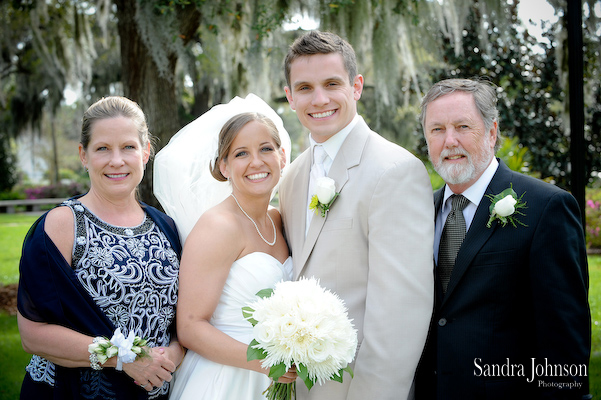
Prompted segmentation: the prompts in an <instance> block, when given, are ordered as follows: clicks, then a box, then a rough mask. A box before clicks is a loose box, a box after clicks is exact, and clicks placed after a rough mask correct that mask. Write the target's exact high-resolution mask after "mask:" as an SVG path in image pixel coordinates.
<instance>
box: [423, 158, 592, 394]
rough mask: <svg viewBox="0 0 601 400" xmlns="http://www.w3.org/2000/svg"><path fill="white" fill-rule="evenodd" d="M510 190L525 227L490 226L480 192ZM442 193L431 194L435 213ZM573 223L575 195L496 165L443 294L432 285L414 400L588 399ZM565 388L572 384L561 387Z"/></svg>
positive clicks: (577, 233)
mask: <svg viewBox="0 0 601 400" xmlns="http://www.w3.org/2000/svg"><path fill="white" fill-rule="evenodd" d="M510 185H512V186H513V189H514V190H515V191H516V193H517V194H518V197H519V196H520V195H522V194H523V198H522V200H523V201H525V202H526V206H527V208H525V209H522V210H521V211H522V212H523V213H524V214H525V215H524V216H519V219H520V220H521V221H522V222H523V223H524V224H525V225H526V226H521V225H518V226H517V228H514V227H513V226H511V225H510V224H508V225H506V226H501V225H500V224H499V223H498V222H494V223H493V225H492V227H491V228H487V227H486V223H487V221H488V218H489V215H490V213H489V207H490V204H491V201H490V199H489V198H488V197H486V195H487V194H490V195H494V194H498V193H500V192H502V191H503V190H504V189H506V188H508V187H509V186H510ZM443 189H444V188H443ZM443 189H441V190H439V191H437V192H436V193H435V196H434V201H435V208H436V212H437V213H438V212H439V211H440V210H441V206H442V204H441V202H442V197H443V193H444V190H443ZM580 221H581V220H580V210H579V207H578V204H577V202H576V201H575V199H574V197H573V196H572V195H570V194H569V193H567V192H565V191H563V190H561V189H559V188H557V187H555V186H553V185H551V184H548V183H544V182H542V181H540V180H537V179H534V178H532V177H528V176H526V175H523V174H520V173H516V172H513V171H511V170H510V169H509V168H508V167H507V166H506V165H505V164H504V163H503V162H500V165H499V168H498V170H497V172H496V173H495V175H494V177H493V179H492V181H491V182H490V184H489V186H488V188H487V189H486V192H485V196H484V197H483V198H482V201H481V202H480V205H479V207H478V209H477V211H476V214H475V216H474V219H473V221H472V224H471V225H470V227H469V229H468V232H467V234H466V237H465V240H464V242H463V244H462V246H461V248H460V250H459V253H458V255H457V260H456V262H455V267H454V269H453V273H452V276H451V280H450V282H449V286H448V290H447V293H446V294H445V295H444V296H443V293H442V288H441V286H440V282H439V281H438V280H436V283H435V285H436V290H435V292H436V299H435V310H434V314H433V319H432V324H431V328H430V333H429V338H428V341H427V344H426V348H425V350H424V355H423V357H422V360H421V363H420V367H419V369H418V372H417V376H416V399H418V400H420V399H461V400H466V399H518V398H520V399H522V398H540V397H545V396H548V398H578V399H579V398H581V396H582V395H583V394H586V393H588V378H587V376H583V375H584V374H585V372H586V374H588V363H589V356H590V311H589V305H588V265H587V258H586V248H585V241H584V234H583V229H582V225H581V222H580ZM533 363H534V368H533V367H532V366H533ZM556 364H558V365H559V367H556ZM549 365H550V366H549ZM533 375H534V376H533ZM558 375H563V376H558ZM573 375H575V376H573ZM529 381H531V382H529ZM562 384H563V385H565V384H572V385H575V386H576V387H575V388H573V389H566V388H563V389H559V387H560V386H561V385H562Z"/></svg>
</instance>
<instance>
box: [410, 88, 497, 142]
mask: <svg viewBox="0 0 601 400" xmlns="http://www.w3.org/2000/svg"><path fill="white" fill-rule="evenodd" d="M455 91H460V92H466V93H471V94H472V95H473V96H474V102H475V103H476V108H477V109H478V112H479V113H480V116H481V117H482V121H484V126H485V127H486V131H487V132H488V131H490V129H492V127H493V123H494V122H495V121H496V122H497V127H498V122H499V121H498V120H499V110H497V93H496V86H495V84H494V83H492V82H489V81H486V80H476V79H445V80H442V81H440V82H438V83H435V84H434V85H433V86H432V87H431V88H430V90H429V91H428V93H426V95H425V96H424V98H423V99H422V104H421V113H420V116H419V117H420V121H421V124H422V128H423V129H424V132H425V123H426V108H427V107H428V104H430V103H431V102H433V101H434V100H436V99H438V98H439V97H441V96H444V95H446V94H450V93H453V92H455ZM497 141H498V135H497Z"/></svg>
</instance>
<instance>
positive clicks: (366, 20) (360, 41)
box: [0, 0, 600, 204]
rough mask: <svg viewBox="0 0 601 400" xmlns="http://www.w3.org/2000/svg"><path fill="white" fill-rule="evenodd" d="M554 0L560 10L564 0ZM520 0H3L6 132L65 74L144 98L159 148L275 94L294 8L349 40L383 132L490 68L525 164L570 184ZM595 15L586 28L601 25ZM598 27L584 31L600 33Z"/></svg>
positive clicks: (44, 107) (401, 131) (372, 116)
mask: <svg viewBox="0 0 601 400" xmlns="http://www.w3.org/2000/svg"><path fill="white" fill-rule="evenodd" d="M522 1H525V0H522ZM553 2H554V3H557V4H555V6H556V8H558V10H560V9H561V7H562V4H563V2H560V1H559V0H557V1H556V0H553ZM589 3H590V4H592V3H594V1H591V0H587V4H589ZM590 4H589V7H591V5H590ZM516 7H517V0H513V1H509V0H508V1H503V2H499V1H497V0H470V1H465V0H445V1H442V2H441V1H418V0H382V1H356V0H355V1H353V0H314V1H311V2H308V3H307V2H305V1H301V0H253V1H247V0H215V1H208V0H148V1H147V0H95V1H91V2H90V1H83V0H46V1H25V0H12V1H5V2H1V3H0V11H1V12H2V14H1V15H0V22H2V24H1V25H2V27H1V28H0V30H1V33H2V35H1V38H2V39H0V43H1V44H2V50H3V51H2V65H1V66H0V71H2V75H1V76H0V84H1V85H2V88H3V91H2V94H0V103H1V104H2V107H3V110H5V111H7V112H9V113H10V115H11V120H10V121H9V125H10V127H12V128H14V129H13V132H16V133H18V132H19V131H20V130H22V128H23V127H24V126H28V124H31V126H33V128H32V129H33V130H37V131H40V132H42V131H43V132H42V134H44V135H48V134H49V132H50V130H49V129H48V128H47V127H40V126H39V124H38V125H36V121H42V118H41V114H43V113H56V107H57V105H59V104H60V100H61V99H62V94H63V91H64V88H65V86H66V85H67V84H71V85H72V86H74V87H77V88H80V89H81V91H82V93H83V102H84V103H86V104H90V103H92V102H93V101H95V100H97V99H98V98H99V97H101V96H105V95H108V94H123V95H125V96H127V97H130V98H132V99H133V100H135V101H137V102H138V103H139V104H140V105H141V106H142V108H143V109H144V111H145V112H146V114H147V115H148V118H149V126H150V130H151V132H152V133H153V134H154V135H155V136H157V137H158V138H159V139H160V141H159V143H158V147H159V148H160V147H162V146H164V145H165V144H166V143H167V142H168V140H169V138H170V137H171V136H172V135H173V134H174V133H175V132H177V130H179V128H180V127H181V126H183V125H184V124H185V123H187V122H188V121H189V120H191V119H193V118H196V117H197V116H199V115H200V114H201V113H203V112H204V111H206V110H207V109H209V108H210V107H211V106H213V105H214V104H217V103H221V102H224V101H229V100H230V99H231V98H232V97H233V96H236V95H239V96H245V95H246V94H247V93H249V92H253V93H255V94H257V95H259V96H260V97H262V98H264V99H266V100H267V101H269V102H270V103H272V104H273V105H274V106H277V105H278V103H280V104H281V105H284V104H285V99H284V96H283V90H282V87H283V85H284V76H283V71H282V60H283V58H284V55H285V53H286V50H287V47H288V45H289V44H290V42H291V41H292V40H293V39H294V38H295V37H296V36H298V35H299V34H301V33H302V31H300V30H286V29H285V28H284V23H285V22H289V20H290V18H291V17H292V16H294V15H297V14H300V15H306V16H308V17H309V18H312V19H313V20H315V21H316V22H317V23H318V27H319V29H322V30H331V31H334V32H336V33H339V34H340V35H341V36H344V37H346V38H347V39H348V40H349V41H350V42H351V44H353V46H354V47H355V50H356V52H357V57H358V62H359V65H360V67H361V71H360V72H361V73H362V74H363V75H364V77H365V82H366V87H365V91H364V95H363V97H362V101H361V104H360V111H361V113H362V114H363V115H364V116H365V117H366V119H367V120H368V122H369V123H370V126H372V127H374V129H376V130H377V131H378V132H380V133H382V134H383V135H384V136H386V137H388V138H390V139H392V140H394V141H396V142H398V143H401V144H403V145H405V146H407V147H409V148H411V147H413V146H414V143H415V142H416V141H417V139H418V138H419V137H421V134H420V133H419V128H418V123H417V121H416V118H415V115H416V114H417V112H418V110H417V105H418V104H419V101H420V100H421V97H422V94H423V92H424V91H425V90H427V88H428V87H429V85H430V84H431V83H432V82H433V81H434V80H437V79H439V78H442V77H447V76H459V75H461V76H466V75H467V76H476V75H477V76H481V75H489V76H490V77H491V79H493V80H494V81H495V82H496V83H497V84H498V85H499V86H500V88H501V89H502V91H501V92H500V95H501V97H502V101H501V103H502V104H503V108H502V118H501V129H502V132H503V133H505V134H506V135H507V136H510V137H517V138H519V140H520V143H521V144H522V145H523V146H528V147H529V148H530V150H531V151H532V152H534V154H533V158H532V160H531V169H532V170H536V171H540V173H541V176H542V177H552V178H553V179H555V180H557V181H558V182H560V183H561V184H562V185H564V186H565V185H566V184H567V181H565V179H566V178H565V171H567V170H568V167H567V165H568V164H567V163H568V161H569V160H568V158H567V152H566V149H567V144H568V143H569V142H568V138H567V136H566V134H565V132H566V130H565V127H564V125H565V123H564V120H563V119H562V118H563V115H564V113H565V107H564V106H563V104H564V103H565V97H564V95H563V93H564V92H565V88H564V85H563V78H562V76H563V75H561V74H559V75H558V73H557V72H556V71H562V68H565V67H564V66H563V64H562V63H561V62H558V63H557V64H556V63H555V61H556V60H557V58H556V56H555V54H557V52H556V51H555V50H556V49H557V46H556V45H555V44H554V45H552V46H551V47H548V48H546V49H545V51H546V52H547V54H546V55H545V56H543V55H538V56H536V55H534V54H533V53H532V51H531V48H532V47H531V46H532V45H533V41H532V39H531V38H528V37H527V36H523V35H521V34H520V33H519V32H517V30H516V25H518V23H519V21H518V20H517V16H516ZM592 20H593V18H592V17H590V16H589V17H588V18H587V19H586V21H587V22H586V26H587V29H589V27H591V26H592V27H597V26H598V23H595V21H592ZM591 32H596V31H594V30H593V31H591ZM560 33H561V32H560ZM598 36H599V35H597V36H595V35H594V34H591V33H589V34H588V36H587V38H588V39H589V40H591V42H593V43H596V44H597V45H598V43H599V39H598ZM41 39H43V40H41ZM558 42H559V43H561V41H560V40H558ZM587 57H589V59H590V61H594V62H593V64H594V65H595V68H596V69H590V68H589V67H587V68H589V69H588V70H587V71H588V72H587V73H588V75H587V76H588V77H589V79H590V80H591V81H593V82H596V83H597V86H596V87H597V89H596V90H588V91H587V99H589V100H590V101H588V102H587V107H588V108H587V115H588V116H590V115H593V116H594V117H593V122H594V121H598V120H599V108H598V104H599V101H598V98H599V96H600V94H599V93H598V81H599V78H598V77H599V74H598V72H599V52H598V48H597V50H596V51H590V52H588V53H587ZM585 65H586V63H585ZM557 66H559V69H558V68H557ZM558 76H559V77H558ZM585 79H586V78H585ZM557 82H559V84H557ZM589 86H590V87H591V88H594V85H589ZM13 100H14V101H13ZM84 106H85V105H84ZM283 108H286V109H287V106H285V105H284V107H283ZM595 118H596V119H595ZM46 120H50V121H52V120H53V119H52V118H48V119H46ZM589 121H590V120H589ZM599 125H600V124H599V123H598V122H597V123H596V124H595V123H591V124H589V125H587V129H588V131H587V135H588V136H587V137H589V138H590V142H589V143H590V146H589V149H590V150H591V151H593V150H597V151H598V150H599V149H598V147H599V145H598V136H599V133H598V127H599ZM12 128H11V129H12ZM595 138H597V141H596V142H595V140H596V139H595ZM594 143H597V144H594ZM60 168H62V166H61V165H57V167H56V170H59V169H60ZM595 168H597V167H595V161H591V163H590V169H591V171H593V170H595ZM597 170H598V168H597ZM151 172H152V166H149V168H148V169H147V176H146V178H145V180H144V182H143V185H142V192H141V193H142V196H143V199H144V200H146V201H147V202H150V203H151V204H153V203H154V204H156V203H155V202H154V201H153V200H152V195H151V182H152V176H151ZM562 174H564V175H562Z"/></svg>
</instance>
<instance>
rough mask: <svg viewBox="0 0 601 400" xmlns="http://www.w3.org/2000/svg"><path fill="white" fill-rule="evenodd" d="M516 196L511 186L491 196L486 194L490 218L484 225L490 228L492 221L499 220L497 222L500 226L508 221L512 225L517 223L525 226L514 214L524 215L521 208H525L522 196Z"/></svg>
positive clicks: (515, 225)
mask: <svg viewBox="0 0 601 400" xmlns="http://www.w3.org/2000/svg"><path fill="white" fill-rule="evenodd" d="M523 196H524V194H523V193H522V195H521V196H520V197H518V195H517V193H516V192H515V191H514V190H513V187H509V188H507V189H505V190H503V191H502V192H501V193H499V194H497V195H495V196H492V195H489V194H487V195H486V197H488V198H489V199H490V201H491V205H490V208H489V210H490V218H489V219H488V222H487V223H486V227H487V228H490V227H491V226H492V223H493V221H495V220H499V223H500V224H501V225H502V226H505V225H507V223H510V224H511V225H513V227H514V228H515V227H517V224H519V225H522V226H526V225H525V224H524V223H523V222H522V221H520V220H518V219H517V218H516V215H525V214H524V213H522V212H521V211H519V210H520V209H521V208H526V203H525V202H523V201H522V197H523Z"/></svg>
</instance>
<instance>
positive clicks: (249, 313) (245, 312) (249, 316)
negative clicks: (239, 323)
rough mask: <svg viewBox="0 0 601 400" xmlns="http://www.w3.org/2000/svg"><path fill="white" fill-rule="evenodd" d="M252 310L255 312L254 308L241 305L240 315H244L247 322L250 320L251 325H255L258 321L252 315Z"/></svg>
mask: <svg viewBox="0 0 601 400" xmlns="http://www.w3.org/2000/svg"><path fill="white" fill-rule="evenodd" d="M254 312H255V310H253V309H252V308H250V307H248V306H246V307H242V315H243V316H244V319H246V320H247V321H248V322H250V323H251V325H252V326H255V325H257V323H258V322H259V321H257V320H256V319H254V318H253V317H252V316H253V313H254Z"/></svg>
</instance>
